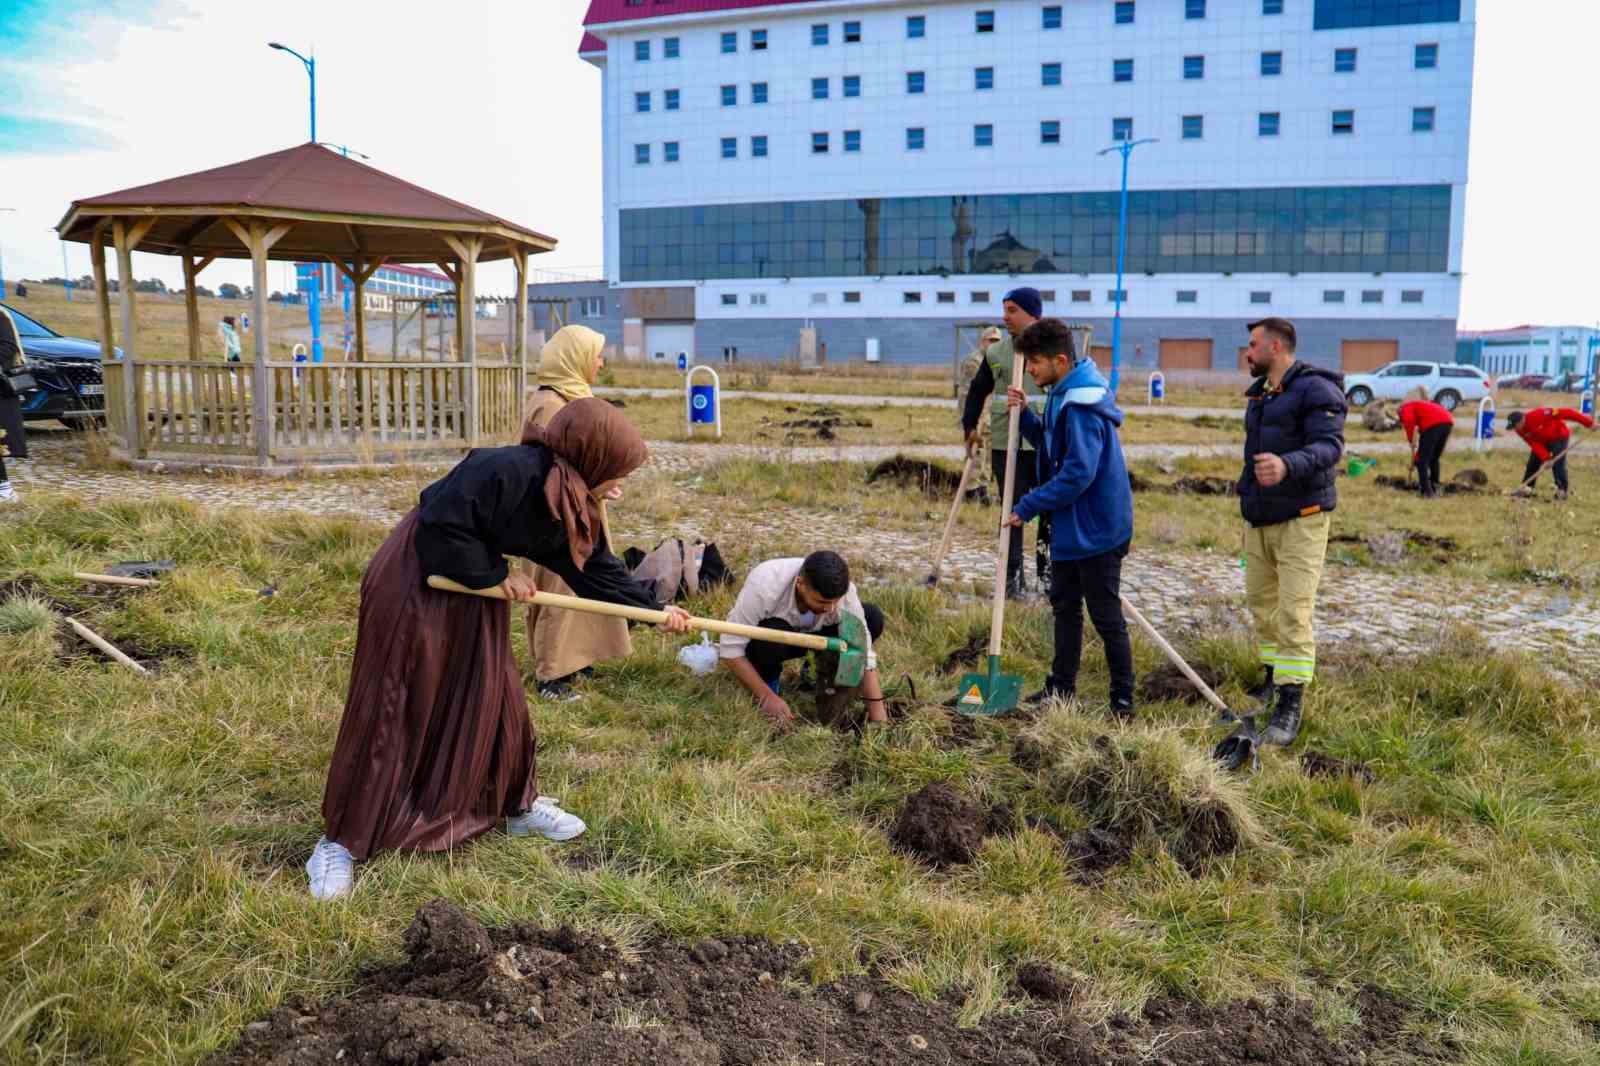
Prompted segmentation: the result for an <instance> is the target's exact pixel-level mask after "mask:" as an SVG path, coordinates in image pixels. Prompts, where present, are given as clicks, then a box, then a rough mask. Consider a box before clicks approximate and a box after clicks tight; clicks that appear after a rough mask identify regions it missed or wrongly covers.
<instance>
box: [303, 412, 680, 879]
mask: <svg viewBox="0 0 1600 1066" xmlns="http://www.w3.org/2000/svg"><path fill="white" fill-rule="evenodd" d="M645 455H646V451H645V445H644V440H643V439H642V438H641V437H640V436H639V431H638V430H637V429H635V428H634V427H633V425H632V424H631V423H629V422H628V420H627V419H626V418H625V417H623V415H622V413H621V412H619V411H617V410H616V409H615V408H613V407H612V406H611V405H610V404H608V403H606V402H605V401H604V400H596V399H587V400H579V401H577V402H575V403H571V404H568V405H567V406H566V407H564V408H563V409H562V410H561V411H560V412H558V413H557V414H556V415H555V417H554V418H552V419H550V421H549V422H548V423H547V424H546V425H545V426H544V427H543V428H534V429H527V430H524V433H523V442H522V443H521V444H517V445H513V446H511V447H508V448H482V449H475V450H473V451H472V452H470V453H468V455H467V457H466V458H465V459H463V460H462V461H461V462H460V464H459V465H457V466H456V468H455V469H454V470H452V471H450V473H449V474H447V475H446V476H445V477H444V478H443V479H442V480H440V481H436V482H434V483H433V484H432V485H429V486H428V487H427V488H426V489H423V490H422V497H421V502H420V504H419V505H418V506H417V507H416V508H415V509H414V510H413V511H412V512H411V513H410V514H409V515H407V516H406V517H405V519H404V520H402V521H401V523H400V524H399V525H398V526H397V527H395V530H394V532H392V533H390V534H389V538H388V539H387V540H385V541H384V542H383V546H382V547H380V548H379V549H378V554H377V555H376V556H374V557H373V560H372V563H371V565H370V566H368V567H367V572H366V575H365V576H364V577H362V579H361V613H360V618H359V621H358V623H357V628H356V654H355V662H354V664H353V665H352V666H351V669H350V694H349V696H348V697H347V698H346V700H345V707H344V720H343V721H342V722H341V723H340V726H339V739H338V741H337V742H336V743H335V745H334V750H333V761H332V765H330V766H329V768H328V787H327V791H326V792H325V793H324V795H323V800H322V815H323V818H324V820H325V821H326V823H327V829H326V833H325V835H324V836H323V838H322V839H321V840H320V841H318V842H317V847H316V851H315V852H313V853H312V856H311V860H310V861H309V862H307V863H306V873H307V874H308V875H309V876H310V879H311V894H312V895H314V896H316V897H317V898H318V899H332V898H334V897H336V896H342V895H344V894H346V893H348V892H349V891H350V889H351V886H352V884H353V883H354V874H355V871H354V864H355V862H357V861H359V860H362V859H366V858H368V857H369V856H371V855H372V854H373V853H374V852H377V851H382V850H384V849H387V848H398V849H407V850H416V851H444V850H446V849H448V848H452V847H454V846H455V845H457V844H460V843H462V842H464V841H467V840H470V839H472V838H473V837H475V836H478V835H479V834H481V833H484V832H486V831H487V830H489V829H490V828H491V827H492V826H494V825H495V824H496V823H497V822H499V821H500V819H502V818H504V819H506V830H507V831H508V832H510V833H511V834H512V835H515V836H525V835H528V834H530V833H538V834H540V835H542V836H545V837H548V838H550V839H552V840H570V839H571V838H573V837H575V836H577V835H578V834H579V833H581V832H583V830H584V828H585V827H584V824H583V821H582V820H581V819H579V818H578V817H577V816H575V815H572V814H569V813H567V812H566V811H563V810H562V809H561V808H560V807H559V806H557V805H556V803H555V801H554V800H551V799H548V798H547V797H543V796H540V795H539V794H538V790H537V788H536V787H535V776H534V771H535V768H534V756H533V752H534V743H533V727H532V725H531V723H530V722H529V721H528V702H527V696H526V694H525V693H524V692H523V690H522V679H521V677H520V675H519V674H518V672H517V664H516V659H515V657H514V656H513V654H512V651H511V605H510V604H509V603H507V602H506V601H504V600H491V599H484V598H482V597H478V596H466V595H462V594H459V593H451V592H441V591H439V590H438V589H434V588H430V587H429V586H428V585H427V584H426V579H427V577H428V576H430V575H433V574H440V575H443V576H445V577H448V578H453V579H454V580H456V581H459V582H460V583H461V584H463V585H467V586H468V587H470V588H478V589H482V588H491V587H493V586H495V585H499V586H501V587H502V588H503V589H504V590H505V591H506V593H507V594H508V595H509V596H510V597H511V598H512V599H516V600H528V599H531V598H532V594H533V591H534V583H533V579H532V578H530V577H529V576H527V575H526V574H512V573H510V572H509V571H508V569H507V566H506V560H505V558H504V557H505V556H507V555H516V556H521V557H522V558H524V559H530V560H532V561H534V562H537V563H538V564H539V565H541V566H545V567H548V568H549V569H551V570H553V571H554V572H555V573H557V574H559V575H561V577H562V579H563V580H565V581H566V583H567V584H568V585H569V586H571V588H572V589H573V590H574V591H576V592H577V594H578V595H580V596H587V597H591V598H593V599H600V600H608V601H610V602H612V603H623V604H631V605H634V606H638V607H650V608H660V607H661V605H660V604H658V603H657V602H656V600H655V597H654V595H653V594H652V592H651V591H650V590H649V589H648V588H646V587H645V586H644V585H642V584H640V583H638V582H635V581H634V580H633V579H632V577H631V576H629V574H628V571H627V568H626V567H625V566H623V564H622V561H621V560H620V559H618V558H617V557H616V556H615V555H613V554H612V553H611V551H610V545H608V544H607V543H606V542H605V533H604V524H603V522H602V520H601V514H600V508H599V501H600V500H601V499H602V498H603V497H604V495H605V494H606V493H607V492H608V491H610V490H611V489H613V488H615V487H616V486H617V483H618V482H620V481H621V480H622V478H624V477H626V476H627V475H628V474H629V473H631V472H632V471H634V470H635V469H637V468H638V467H639V465H640V464H641V463H643V462H644V460H645ZM666 610H667V612H668V615H669V617H668V620H667V621H666V622H665V623H663V625H662V628H664V629H666V630H667V631H668V632H673V633H682V632H686V631H687V630H688V628H689V625H688V620H689V616H688V615H687V614H685V613H684V612H683V611H681V610H680V609H678V608H676V607H670V606H669V607H667V608H666Z"/></svg>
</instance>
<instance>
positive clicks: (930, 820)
mask: <svg viewBox="0 0 1600 1066" xmlns="http://www.w3.org/2000/svg"><path fill="white" fill-rule="evenodd" d="M988 824H989V815H988V812H987V811H985V810H984V809H983V808H982V807H979V806H978V805H977V804H976V803H973V802H972V801H971V800H969V799H967V798H966V797H965V796H963V795H961V793H959V792H957V791H956V790H955V789H953V788H951V787H950V786H949V785H947V784H944V783H943V782H941V781H935V782H934V783H933V784H931V785H924V786H923V787H922V789H921V790H920V791H918V792H917V793H916V794H915V795H913V796H912V797H911V798H910V799H908V800H906V803H905V806H904V807H901V808H900V815H899V817H898V818H896V819H895V823H894V828H893V829H891V830H890V831H889V840H890V841H891V842H892V843H893V844H894V845H895V846H896V847H899V848H903V849H904V850H906V851H909V852H911V853H912V854H914V855H916V856H918V857H919V858H922V859H925V860H927V861H928V862H930V863H932V864H933V865H934V866H958V865H962V864H964V863H969V862H971V861H972V860H973V859H974V858H975V857H976V856H977V854H978V849H979V848H980V847H982V846H983V834H984V830H985V829H986V828H988Z"/></svg>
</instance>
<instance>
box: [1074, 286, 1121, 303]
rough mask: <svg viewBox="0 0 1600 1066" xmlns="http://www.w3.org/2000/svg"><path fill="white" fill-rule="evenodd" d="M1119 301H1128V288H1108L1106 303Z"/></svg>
mask: <svg viewBox="0 0 1600 1066" xmlns="http://www.w3.org/2000/svg"><path fill="white" fill-rule="evenodd" d="M1074 295H1076V294H1074ZM1119 302H1120V303H1127V302H1128V290H1127V289H1107V290H1106V303H1112V304H1114V303H1119Z"/></svg>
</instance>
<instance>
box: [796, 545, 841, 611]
mask: <svg viewBox="0 0 1600 1066" xmlns="http://www.w3.org/2000/svg"><path fill="white" fill-rule="evenodd" d="M800 573H801V575H802V576H803V577H804V578H805V579H806V584H808V585H810V586H811V587H812V589H813V590H815V592H816V594H817V595H818V596H821V597H822V598H823V599H825V600H836V599H838V598H839V597H840V596H843V595H844V594H845V593H846V592H848V591H849V590H850V564H849V563H847V562H845V561H844V556H842V555H840V554H839V553H838V552H830V551H820V552H812V553H811V554H810V555H808V556H806V561H805V562H803V563H801V564H800Z"/></svg>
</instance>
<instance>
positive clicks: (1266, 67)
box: [1261, 52, 1283, 78]
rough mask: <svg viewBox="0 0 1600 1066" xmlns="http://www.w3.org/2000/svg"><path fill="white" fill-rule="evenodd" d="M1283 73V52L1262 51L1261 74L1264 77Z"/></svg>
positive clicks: (1273, 76)
mask: <svg viewBox="0 0 1600 1066" xmlns="http://www.w3.org/2000/svg"><path fill="white" fill-rule="evenodd" d="M1282 73H1283V53H1282V52H1262V53H1261V76H1262V77H1263V78H1276V77H1277V76H1278V75H1279V74H1282Z"/></svg>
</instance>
